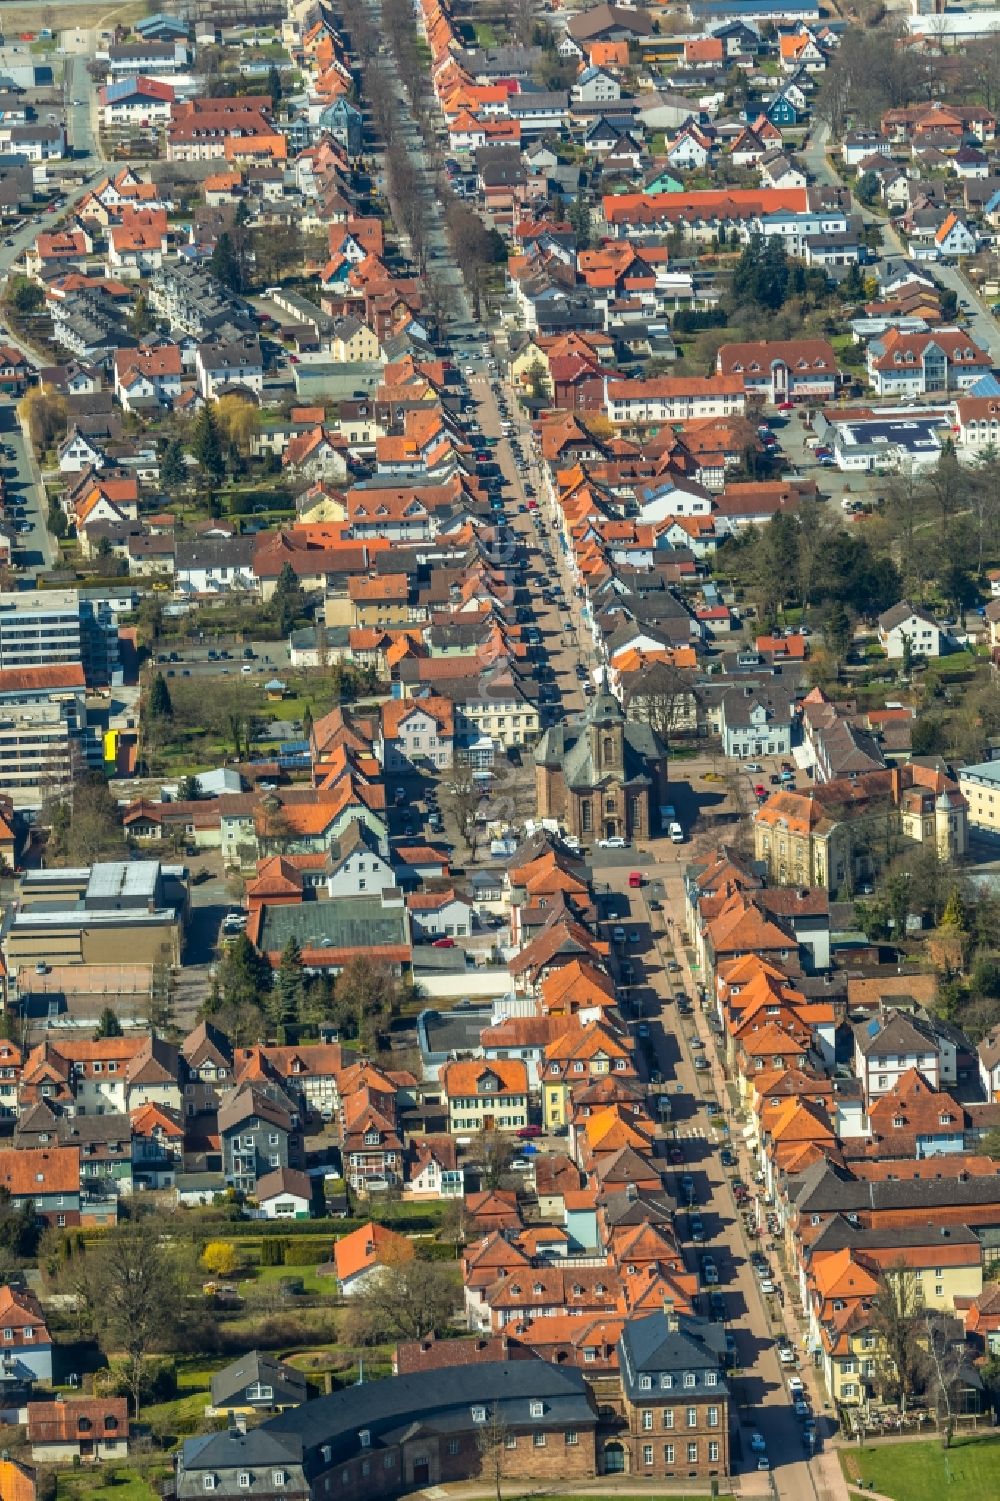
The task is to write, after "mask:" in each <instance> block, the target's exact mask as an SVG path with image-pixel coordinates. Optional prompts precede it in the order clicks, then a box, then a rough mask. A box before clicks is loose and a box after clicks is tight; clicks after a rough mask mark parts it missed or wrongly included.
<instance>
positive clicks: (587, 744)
mask: <svg viewBox="0 0 1000 1501" xmlns="http://www.w3.org/2000/svg"><path fill="white" fill-rule="evenodd" d="M535 789H536V795H537V802H538V816H539V818H557V819H559V821H560V822H561V823H562V825H563V826H564V828H565V829H566V831H567V833H569V834H575V835H576V837H577V838H578V839H579V840H580V841H581V843H584V844H586V843H592V842H594V841H595V840H598V839H614V838H625V839H647V838H648V837H649V836H650V835H651V834H655V833H658V832H659V810H660V807H661V805H662V804H665V803H666V801H667V748H666V746H665V745H664V744H663V742H662V740H661V739H660V737H659V736H658V735H657V734H656V733H655V731H653V730H652V729H651V728H650V726H649V725H647V724H641V723H638V722H637V721H634V720H630V719H626V718H625V714H624V712H623V710H622V706H621V704H620V703H619V702H618V700H617V699H616V698H615V696H614V694H613V693H612V692H611V690H610V688H609V687H608V682H607V677H606V676H605V679H604V682H603V683H602V685H601V689H600V692H599V693H598V694H597V695H596V696H595V697H594V698H593V699H592V700H591V702H590V704H588V706H587V708H586V709H585V710H584V712H583V714H582V715H580V716H579V717H578V718H576V719H575V720H572V721H570V722H569V723H564V724H557V725H553V726H552V727H551V729H548V730H546V732H545V734H544V735H543V736H542V738H541V740H540V741H539V744H538V748H537V750H536V751H535Z"/></svg>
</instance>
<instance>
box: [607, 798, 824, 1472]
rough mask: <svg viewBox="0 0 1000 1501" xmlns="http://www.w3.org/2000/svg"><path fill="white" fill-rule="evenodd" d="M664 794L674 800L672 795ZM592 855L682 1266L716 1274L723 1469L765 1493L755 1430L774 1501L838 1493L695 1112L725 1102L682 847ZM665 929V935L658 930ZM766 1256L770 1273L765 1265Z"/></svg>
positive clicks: (715, 1140)
mask: <svg viewBox="0 0 1000 1501" xmlns="http://www.w3.org/2000/svg"><path fill="white" fill-rule="evenodd" d="M671 794H672V795H674V794H673V789H672V790H671ZM680 801H681V799H680V798H678V802H680ZM594 855H595V858H594V865H595V867H596V869H597V871H598V873H599V876H600V879H601V881H602V883H606V884H607V886H608V888H609V889H610V890H611V891H612V892H613V893H614V897H615V901H614V908H615V911H616V912H618V913H619V914H623V916H622V917H621V918H620V919H618V920H621V921H622V924H623V926H625V928H626V933H627V934H629V935H630V934H631V933H632V931H635V932H637V933H638V942H633V941H632V940H631V937H629V938H627V940H626V944H625V950H626V952H627V954H628V956H629V959H630V961H631V962H632V965H633V969H634V971H635V972H636V974H637V989H638V992H639V994H640V996H641V998H642V1001H643V1011H644V1015H645V1021H643V1022H640V1021H638V1020H637V1021H636V1022H635V1023H634V1025H637V1026H638V1025H644V1026H647V1027H648V1028H649V1036H650V1042H651V1043H652V1046H653V1048H654V1050H655V1054H656V1066H657V1068H658V1069H659V1071H660V1073H661V1074H662V1077H663V1080H664V1082H665V1084H666V1087H667V1092H668V1097H669V1099H670V1103H671V1107H672V1120H673V1130H674V1134H675V1136H676V1146H677V1147H678V1148H679V1149H680V1151H681V1153H682V1154H683V1160H682V1161H681V1162H679V1163H675V1164H673V1165H672V1167H671V1169H670V1172H671V1174H672V1177H673V1183H672V1185H671V1186H672V1189H673V1192H674V1194H675V1197H676V1198H677V1199H678V1201H679V1202H683V1196H682V1192H681V1187H680V1179H681V1177H682V1175H686V1174H690V1175H691V1176H692V1177H693V1179H694V1183H695V1194H696V1204H697V1210H698V1213H699V1215H700V1216H701V1219H702V1222H703V1225H704V1232H705V1241H704V1243H703V1244H699V1245H696V1244H695V1243H694V1242H693V1241H691V1240H690V1238H689V1237H688V1239H687V1241H686V1244H685V1247H684V1250H685V1259H686V1260H687V1262H688V1265H689V1267H691V1269H692V1270H697V1269H698V1268H699V1266H700V1262H701V1257H702V1256H703V1255H704V1253H705V1252H706V1251H708V1252H710V1253H711V1255H712V1258H713V1259H714V1261H715V1263H716V1266H717V1267H718V1271H719V1279H720V1281H719V1290H720V1291H721V1292H722V1294H723V1297H724V1299H725V1304H726V1314H727V1319H726V1328H727V1330H728V1331H729V1332H730V1333H731V1334H732V1335H733V1338H734V1340H735V1344H736V1348H737V1352H738V1360H739V1367H738V1371H737V1373H736V1374H735V1375H734V1377H733V1380H732V1391H733V1398H734V1410H735V1412H736V1414H737V1417H738V1423H737V1425H735V1431H736V1433H737V1434H738V1437H737V1439H736V1441H735V1442H734V1446H733V1448H734V1452H733V1457H732V1463H733V1471H734V1473H735V1474H736V1475H738V1476H739V1477H740V1490H741V1494H742V1495H744V1496H749V1495H755V1494H757V1495H765V1494H768V1493H769V1484H770V1481H769V1477H768V1475H767V1474H766V1473H761V1472H759V1471H758V1470H757V1455H756V1454H755V1453H754V1452H753V1450H752V1449H751V1445H750V1439H751V1434H752V1433H754V1432H758V1433H760V1434H761V1435H762V1436H763V1439H764V1442H765V1445H766V1450H767V1455H768V1458H769V1460H770V1464H771V1476H772V1477H773V1481H774V1485H775V1488H776V1492H777V1495H778V1496H779V1497H780V1498H787V1501H815V1498H822V1497H826V1496H827V1495H829V1494H833V1493H836V1492H837V1491H838V1490H839V1487H837V1486H836V1478H837V1477H836V1474H834V1471H836V1462H835V1456H834V1455H832V1454H830V1455H825V1454H823V1453H820V1454H817V1455H816V1457H814V1458H813V1459H811V1460H810V1459H808V1457H807V1455H806V1451H805V1448H804V1446H803V1442H802V1428H801V1424H800V1423H799V1421H798V1419H797V1418H796V1417H795V1414H794V1412H793V1409H792V1404H791V1398H790V1396H789V1393H788V1389H787V1386H786V1384H785V1379H784V1376H783V1373H782V1367H781V1365H780V1363H779V1361H778V1357H777V1353H776V1335H778V1334H780V1333H783V1326H782V1323H781V1311H780V1308H779V1307H778V1304H777V1302H776V1300H775V1299H774V1298H767V1299H765V1298H764V1295H763V1294H762V1293H761V1292H760V1289H759V1286H758V1282H757V1278H756V1276H755V1274H754V1272H753V1268H752V1267H751V1265H750V1261H749V1248H750V1246H751V1245H753V1246H754V1247H760V1248H762V1249H764V1252H765V1254H768V1253H767V1247H766V1242H764V1243H763V1244H762V1243H760V1242H758V1241H753V1242H751V1241H748V1240H747V1238H746V1236H745V1234H744V1231H743V1227H742V1224H741V1220H740V1215H739V1212H738V1211H737V1208H736V1203H735V1200H734V1199H733V1195H732V1190H731V1188H730V1175H729V1174H728V1173H727V1172H726V1170H725V1169H724V1168H723V1167H722V1165H721V1162H720V1160H719V1150H720V1146H721V1145H722V1144H723V1138H721V1137H719V1136H718V1135H717V1134H716V1133H715V1132H714V1131H713V1130H712V1129H711V1128H710V1127H709V1124H708V1110H707V1108H706V1107H707V1104H708V1103H709V1102H712V1103H714V1102H716V1101H720V1102H722V1103H723V1105H724V1108H728V1098H727V1095H726V1093H725V1089H724V1086H723V1085H722V1080H721V1072H720V1070H719V1067H718V1063H717V1059H716V1055H715V1052H714V1049H715V1042H714V1038H713V1035H712V1033H711V1032H710V1030H709V1027H708V1023H707V1016H706V1015H705V1014H703V1012H702V1011H701V1009H700V1007H699V1006H698V1005H697V1002H696V982H697V979H698V978H699V977H697V976H695V975H693V974H692V972H691V970H690V969H689V968H688V966H687V962H686V959H685V956H684V951H683V948H682V947H681V945H680V943H679V941H675V939H676V938H677V937H678V936H679V934H680V932H681V929H682V927H683V910H684V908H683V886H682V875H683V869H684V865H685V863H686V861H687V859H688V858H689V857H690V850H689V848H687V847H685V846H683V845H682V846H673V845H671V844H670V843H669V842H668V841H666V840H661V839H659V840H654V841H651V842H650V844H649V845H648V846H647V845H645V844H644V846H643V850H642V851H641V852H640V851H633V852H632V854H631V857H630V858H629V859H620V857H618V856H616V857H615V859H614V863H612V860H611V857H610V853H609V854H608V855H603V852H600V851H595V852H594ZM629 865H631V866H632V867H633V868H634V867H635V866H636V865H639V866H641V868H642V870H643V873H644V875H645V877H646V885H645V886H644V888H643V890H642V891H641V893H638V892H636V891H634V890H631V889H630V888H629V885H628V866H629ZM651 900H659V901H660V902H661V904H662V909H663V910H662V911H657V912H651V911H650V910H649V906H648V903H649V902H650V901H651ZM626 913H627V914H628V916H627V917H626V916H624V914H626ZM671 922H672V923H673V928H672V929H671V928H670V927H669V926H668V923H671ZM668 960H675V961H676V962H678V963H679V964H680V966H681V967H680V969H679V970H678V971H677V972H676V973H671V972H669V971H668V970H667V967H666V966H667V961H668ZM676 990H684V991H685V992H686V993H687V994H688V996H689V997H690V998H691V999H692V1000H694V1001H695V1004H694V1007H693V1015H692V1016H691V1017H689V1018H681V1017H680V1015H679V1014H678V1011H677V1005H676V1002H675V1000H674V998H673V996H674V992H675V991H676ZM633 993H635V992H634V991H633ZM698 1055H701V1056H702V1057H706V1058H708V1059H710V1060H713V1067H712V1068H710V1069H707V1070H702V1071H696V1069H695V1067H694V1059H695V1057H696V1056H698ZM727 1118H728V1123H729V1125H730V1138H729V1145H730V1147H731V1148H732V1149H733V1150H741V1149H742V1143H741V1139H740V1133H739V1124H738V1122H737V1121H736V1119H735V1118H734V1116H733V1115H732V1114H731V1113H730V1114H729V1115H728V1117H727ZM741 1169H742V1176H743V1177H744V1180H745V1181H749V1177H748V1173H749V1165H748V1164H747V1163H746V1160H745V1159H744V1160H743V1162H742V1163H741ZM678 1223H679V1224H680V1225H681V1226H682V1227H683V1230H684V1233H685V1234H687V1232H688V1230H689V1222H688V1216H687V1215H686V1214H683V1213H682V1214H680V1215H679V1216H678ZM769 1259H770V1260H771V1262H772V1265H774V1264H775V1258H774V1257H773V1256H771V1257H770V1258H769ZM775 1270H777V1267H776V1266H775ZM702 1296H705V1295H704V1294H703V1295H702ZM768 1305H769V1306H768ZM798 1374H800V1375H801V1376H802V1378H803V1380H804V1381H805V1383H806V1387H807V1390H809V1391H810V1393H811V1397H812V1407H813V1411H814V1413H815V1414H816V1417H817V1424H818V1429H819V1433H820V1435H821V1439H823V1438H828V1437H829V1436H830V1435H831V1434H832V1432H833V1427H834V1425H833V1423H832V1421H831V1420H830V1419H829V1417H828V1416H826V1415H825V1413H824V1409H823V1396H822V1392H821V1391H820V1390H819V1389H818V1388H817V1387H816V1386H815V1385H814V1383H813V1373H812V1372H811V1371H809V1370H808V1369H805V1368H800V1369H799V1372H798ZM831 1482H832V1483H831Z"/></svg>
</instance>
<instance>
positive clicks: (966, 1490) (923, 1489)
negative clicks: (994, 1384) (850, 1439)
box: [840, 1433, 1000, 1501]
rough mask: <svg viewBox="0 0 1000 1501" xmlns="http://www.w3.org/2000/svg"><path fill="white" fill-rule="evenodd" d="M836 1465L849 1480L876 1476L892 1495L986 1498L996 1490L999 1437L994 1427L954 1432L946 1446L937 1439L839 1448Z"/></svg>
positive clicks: (965, 1500) (910, 1499)
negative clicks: (960, 1434) (976, 1431)
mask: <svg viewBox="0 0 1000 1501" xmlns="http://www.w3.org/2000/svg"><path fill="white" fill-rule="evenodd" d="M840 1465H841V1469H842V1470H843V1472H844V1478H845V1479H846V1480H848V1481H852V1480H864V1481H866V1482H871V1481H874V1484H875V1489H876V1490H877V1491H881V1493H882V1495H884V1496H892V1497H893V1501H941V1497H942V1496H955V1497H961V1501H990V1498H992V1497H995V1496H998V1495H1000V1438H998V1437H997V1436H996V1435H995V1434H992V1433H982V1434H971V1435H970V1436H969V1437H967V1438H957V1439H955V1441H954V1443H953V1444H952V1446H951V1448H950V1449H942V1447H941V1445H940V1443H939V1441H938V1440H937V1439H923V1440H920V1439H918V1440H916V1441H914V1442H913V1443H906V1444H896V1443H888V1444H885V1445H882V1446H881V1447H880V1446H878V1445H874V1446H870V1447H868V1448H866V1449H842V1450H841V1451H840Z"/></svg>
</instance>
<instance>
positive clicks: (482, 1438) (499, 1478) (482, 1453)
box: [476, 1402, 507, 1501]
mask: <svg viewBox="0 0 1000 1501" xmlns="http://www.w3.org/2000/svg"><path fill="white" fill-rule="evenodd" d="M476 1447H477V1448H478V1450H479V1473H480V1475H481V1476H482V1477H483V1479H484V1480H485V1481H486V1482H487V1483H488V1484H489V1485H490V1486H491V1487H492V1488H493V1491H494V1494H495V1496H496V1501H503V1497H502V1495H501V1485H502V1483H503V1472H504V1461H505V1458H506V1452H507V1424H506V1423H505V1422H504V1420H503V1414H502V1413H501V1411H500V1407H499V1404H498V1403H496V1402H494V1403H493V1404H492V1406H491V1407H489V1408H488V1410H487V1413H486V1421H485V1423H482V1424H480V1426H479V1428H478V1429H477V1430H476Z"/></svg>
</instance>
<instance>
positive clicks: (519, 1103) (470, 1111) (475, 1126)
mask: <svg viewBox="0 0 1000 1501" xmlns="http://www.w3.org/2000/svg"><path fill="white" fill-rule="evenodd" d="M439 1079H440V1082H441V1087H442V1090H443V1093H444V1098H445V1102H446V1104H447V1106H448V1130H449V1131H450V1132H451V1133H452V1134H453V1135H455V1134H459V1133H462V1134H470V1135H474V1134H475V1133H476V1132H477V1131H517V1130H519V1129H520V1128H521V1127H522V1126H526V1125H527V1124H528V1071H527V1068H526V1067H525V1065H524V1063H523V1062H522V1061H521V1060H520V1059H506V1060H500V1059H496V1060H491V1061H489V1062H486V1061H484V1060H482V1059H479V1060H475V1059H474V1060H471V1061H466V1062H456V1063H446V1064H445V1065H444V1067H443V1068H442V1069H441V1071H440V1074H439Z"/></svg>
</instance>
